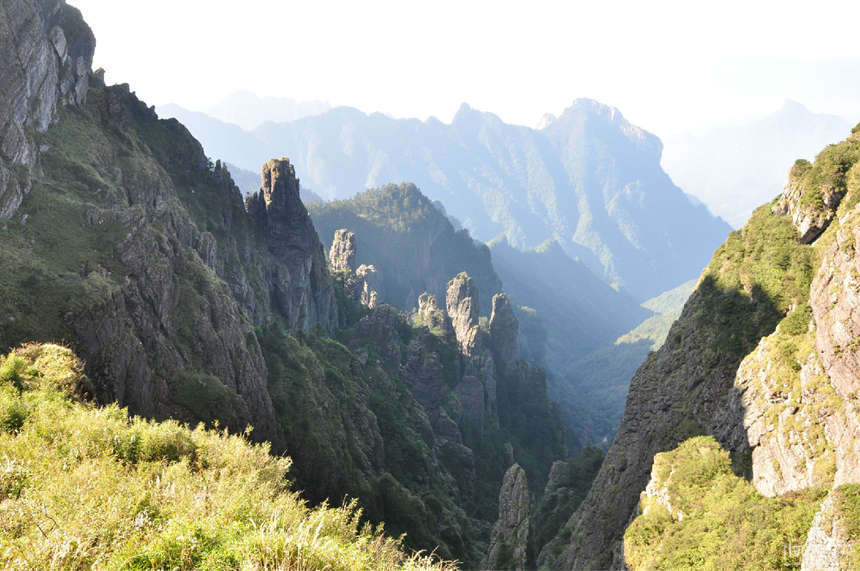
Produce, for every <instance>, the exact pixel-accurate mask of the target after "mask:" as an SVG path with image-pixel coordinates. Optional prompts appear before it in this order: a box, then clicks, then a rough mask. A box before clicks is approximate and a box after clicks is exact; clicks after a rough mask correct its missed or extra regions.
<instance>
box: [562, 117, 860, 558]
mask: <svg viewBox="0 0 860 571" xmlns="http://www.w3.org/2000/svg"><path fill="white" fill-rule="evenodd" d="M804 163H805V161H798V164H797V165H795V167H794V168H793V169H792V172H791V174H790V176H789V179H788V181H787V184H786V192H785V194H784V195H783V196H782V197H780V198H779V199H778V200H776V201H775V202H774V203H773V205H772V206H771V205H768V206H764V207H762V208H760V209H759V210H757V211H756V212H755V213H754V214H753V217H752V218H751V219H750V222H749V223H748V224H747V225H746V226H745V227H744V229H743V230H741V231H739V232H733V233H732V235H730V236H729V239H728V240H727V241H726V243H725V244H724V245H723V246H722V247H721V248H720V249H719V250H717V252H716V253H715V254H714V259H713V261H712V262H711V264H710V265H709V266H708V268H707V269H706V270H705V272H704V273H703V275H702V278H701V279H700V281H699V285H698V286H697V289H696V291H694V293H693V295H692V296H691V298H690V299H689V301H688V302H687V304H686V306H685V308H684V311H683V314H682V315H681V317H680V319H679V320H678V321H677V322H676V323H675V324H674V325H673V327H672V329H671V331H670V333H669V338H668V339H667V342H666V344H665V345H664V347H663V348H662V349H661V350H660V351H658V352H657V353H655V354H652V355H651V356H649V358H648V359H647V360H646V362H645V363H644V364H643V365H642V367H641V368H640V369H639V371H638V372H637V373H636V375H635V377H634V378H633V381H632V383H631V389H630V394H629V396H628V400H627V408H626V411H625V415H624V418H623V419H622V422H621V427H620V429H619V432H618V435H617V436H616V439H615V442H614V443H613V446H612V449H611V450H610V451H609V453H608V455H607V457H606V461H605V462H604V464H603V466H602V468H601V471H600V473H599V475H598V477H597V480H596V481H595V484H594V486H593V488H592V490H591V492H590V493H589V496H588V498H587V499H586V501H585V502H584V503H583V505H582V507H580V509H579V510H578V511H577V512H576V513H575V514H574V515H573V517H572V518H571V521H570V525H571V527H572V528H573V534H572V540H571V545H570V547H569V549H568V550H567V552H566V553H565V554H564V557H563V565H564V566H566V567H567V568H576V569H579V568H589V567H591V568H609V567H613V568H624V567H625V565H632V566H633V567H634V568H638V567H639V564H643V565H644V563H643V562H642V561H643V560H640V559H641V558H639V559H637V557H639V555H637V554H632V553H631V552H629V550H628V552H626V553H625V550H624V549H623V548H622V541H621V539H622V536H623V535H624V532H625V529H627V526H628V525H629V524H630V522H631V521H633V519H634V518H636V516H637V513H640V512H639V511H638V510H640V509H641V505H640V498H639V494H640V492H642V491H643V490H645V488H646V484H648V482H649V480H650V481H651V482H652V485H653V484H654V482H655V480H654V478H657V475H656V471H655V472H652V463H653V462H654V457H655V454H657V453H660V452H665V451H669V450H672V449H674V448H676V447H677V446H678V444H679V443H681V442H682V441H684V440H686V439H688V438H690V437H692V436H697V435H712V436H713V437H715V438H716V440H717V441H718V442H719V444H720V445H721V446H722V448H724V449H725V450H727V451H729V452H730V453H731V459H732V467H733V469H734V472H735V473H736V474H737V475H739V476H743V477H746V478H748V479H749V480H750V481H751V483H752V485H753V486H754V488H755V493H756V494H757V496H756V497H758V498H762V499H759V500H755V502H758V503H759V504H760V505H765V504H764V503H763V502H765V499H766V498H768V497H775V498H776V499H779V498H782V497H783V496H785V495H786V494H789V493H791V492H793V493H806V492H807V491H809V490H829V489H831V488H834V489H836V488H835V487H838V486H840V485H843V484H848V483H851V484H853V483H854V482H858V481H860V471H858V468H857V466H858V465H860V462H858V453H860V448H858V444H857V437H858V436H860V431H858V423H857V420H856V419H857V415H858V408H857V404H856V394H855V391H856V390H857V388H858V387H857V378H858V372H860V368H858V362H860V361H858V353H857V352H858V348H857V343H856V339H857V337H858V334H860V327H858V326H857V319H856V315H855V313H856V310H855V308H856V307H857V306H858V303H860V293H858V290H857V288H856V285H855V282H856V279H857V276H858V275H860V260H858V258H857V256H856V251H857V248H858V246H860V244H858V243H857V239H856V235H857V230H858V222H860V210H858V208H857V207H856V205H857V203H858V201H857V197H860V185H858V183H859V182H860V176H858V173H860V135H858V134H857V133H854V134H852V136H851V137H849V138H848V140H846V141H845V142H843V143H840V144H839V145H834V146H831V147H828V148H827V149H825V151H823V152H822V153H821V154H820V155H819V156H818V157H817V159H816V161H815V164H814V165H810V164H809V163H806V164H804ZM691 462H692V461H691ZM809 493H811V492H809ZM832 494H833V492H831V495H832ZM652 495H653V494H652ZM785 497H789V496H785ZM750 501H753V500H750ZM767 505H770V504H767ZM846 505H847V504H846ZM828 506H830V503H827V504H826V505H825V508H823V509H825V510H826V509H829V507H828ZM812 509H813V510H814V508H812ZM812 513H814V511H813V512H812ZM852 513H853V512H852V510H851V509H850V508H848V507H846V508H844V509H843V511H842V512H841V513H840V514H837V516H838V517H837V519H839V518H840V517H841V518H842V519H846V518H847V519H850V517H851V516H852ZM669 515H670V516H671V517H670V518H669V519H668V520H665V521H663V523H661V524H660V526H663V527H659V526H658V528H659V529H663V528H665V529H669V528H668V527H667V526H681V525H686V524H683V523H681V522H682V518H680V517H678V516H677V514H673V513H672V512H671V510H670V511H669ZM642 517H644V516H642ZM810 517H811V516H810ZM801 520H802V521H804V522H806V523H804V524H803V525H805V528H803V529H802V530H801V531H802V533H801V537H800V541H801V542H802V541H803V540H804V539H805V537H806V532H807V531H808V530H809V526H810V525H811V523H810V521H807V520H806V519H803V518H801V519H800V520H798V521H801ZM637 521H638V520H637ZM815 521H817V522H819V523H818V524H816V525H817V527H815V529H816V530H817V531H816V532H815V534H813V535H814V536H815V537H812V536H810V537H812V539H810V542H811V545H812V544H823V543H822V542H824V540H823V539H822V537H823V536H822V534H823V533H824V532H823V531H822V529H823V527H822V526H824V524H823V523H821V518H816V520H815ZM828 521H829V520H828ZM667 522H668V523H667ZM643 525H644V524H643ZM779 525H780V524H778V523H777V522H776V521H765V522H762V524H761V527H762V529H763V530H764V531H762V533H764V532H765V531H766V530H768V529H772V528H773V529H776V528H778V527H779ZM827 525H829V523H828V524H827ZM768 526H772V527H768ZM801 527H802V526H801ZM825 527H826V526H825ZM819 528H822V529H819ZM798 529H800V528H798ZM736 532H737V530H734V529H729V530H728V532H727V533H728V535H729V536H730V535H731V534H732V533H736ZM658 535H659V534H658ZM825 535H828V537H831V538H832V537H836V536H838V534H835V535H834V534H833V533H831V532H829V531H828V532H827V534H825ZM665 537H666V538H668V537H669V536H668V535H667V536H665ZM639 539H641V537H640V538H639ZM661 541H664V539H659V540H657V542H656V543H653V542H652V543H651V544H649V545H648V546H647V550H646V551H648V552H651V553H656V552H657V550H659V549H662V544H661V543H660V542H661ZM665 541H669V540H668V539H665ZM795 541H797V540H796V539H795ZM824 543H826V542H824ZM634 544H635V545H639V548H642V549H644V548H643V547H642V546H641V544H637V543H635V542H634ZM631 545H633V544H631ZM845 545H847V544H844V542H843V545H842V547H845ZM667 549H669V548H668V547H667ZM637 553H638V554H641V553H644V552H641V551H640V552H637ZM631 557H632V558H633V559H631ZM637 561H638V563H637ZM659 563H660V562H659V561H657V563H655V562H654V561H652V562H651V563H649V565H651V564H654V565H657V566H658V567H659ZM664 563H665V561H664ZM804 564H806V563H804ZM810 565H811V563H810Z"/></svg>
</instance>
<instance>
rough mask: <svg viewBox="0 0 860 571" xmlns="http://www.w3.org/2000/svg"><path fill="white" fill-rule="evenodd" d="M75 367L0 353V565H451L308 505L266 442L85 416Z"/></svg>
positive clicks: (48, 354) (66, 354)
mask: <svg viewBox="0 0 860 571" xmlns="http://www.w3.org/2000/svg"><path fill="white" fill-rule="evenodd" d="M83 368H84V367H83V364H82V363H81V362H80V361H79V360H78V359H76V358H75V357H74V355H73V354H72V352H71V351H70V350H69V349H67V348H65V347H59V346H56V345H37V344H30V345H27V346H25V347H22V348H20V349H18V350H16V351H15V352H13V353H10V354H9V355H6V356H2V357H0V449H2V450H3V470H2V472H0V473H2V476H0V546H2V549H0V565H2V566H3V568H6V569H26V568H43V569H81V570H85V569H105V568H109V569H131V568H163V569H166V568H169V569H237V568H239V567H242V568H245V569H267V568H268V569H271V568H294V567H295V566H296V565H300V566H308V567H312V568H327V569H342V570H344V571H346V570H350V571H359V570H376V569H440V570H441V569H453V568H454V567H453V565H450V564H445V563H441V562H439V561H438V560H435V561H434V558H433V557H422V556H420V555H412V556H411V557H410V556H407V555H406V554H405V553H404V550H403V549H402V547H401V546H400V545H399V542H397V541H395V540H393V539H390V538H387V537H385V536H384V535H383V534H382V533H380V532H379V531H377V532H372V531H371V530H370V529H369V528H367V527H360V518H359V514H358V513H357V511H356V509H355V503H354V502H353V503H351V504H349V505H346V506H343V507H335V508H330V507H322V508H317V509H309V508H307V507H306V506H305V505H304V502H303V501H302V500H301V499H300V498H299V496H298V494H296V493H295V492H291V491H289V490H288V489H287V484H288V482H287V481H286V480H285V474H287V471H288V470H289V466H290V461H289V459H287V458H279V457H274V456H271V455H270V454H269V453H268V446H267V445H251V444H249V443H248V442H247V441H245V440H244V439H243V438H242V437H241V436H230V435H228V434H227V433H226V432H216V431H207V430H204V429H202V428H197V429H195V430H191V429H189V428H188V427H184V426H181V425H179V424H178V423H176V422H174V421H166V422H164V423H156V422H153V421H147V420H143V419H141V418H130V417H129V415H128V412H127V411H126V410H123V409H120V408H119V407H117V406H116V405H109V406H106V407H104V408H99V407H97V406H94V404H93V403H92V402H89V401H88V400H87V396H88V395H87V393H88V392H89V390H90V389H91V388H92V387H91V385H90V383H89V380H88V379H87V377H86V375H84V374H83ZM33 505H38V506H39V509H38V510H37V512H34V510H33V509H32V507H31V506H33ZM70 546H74V547H70Z"/></svg>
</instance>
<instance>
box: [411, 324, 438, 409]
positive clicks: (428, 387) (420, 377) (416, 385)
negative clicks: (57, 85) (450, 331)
mask: <svg viewBox="0 0 860 571" xmlns="http://www.w3.org/2000/svg"><path fill="white" fill-rule="evenodd" d="M437 345H438V342H437V341H436V337H435V336H434V335H433V334H432V333H430V330H429V329H428V328H427V327H423V328H422V329H421V330H420V331H419V333H418V337H417V339H415V340H414V341H412V342H411V343H410V344H409V348H408V351H407V355H408V356H407V361H406V379H407V383H408V385H409V389H410V391H411V392H412V396H414V397H415V400H417V401H418V402H419V403H421V406H423V407H424V410H425V411H427V416H428V418H429V419H430V422H431V424H435V422H436V420H437V419H438V418H439V416H440V415H441V414H443V413H444V411H443V410H442V403H443V399H444V388H445V381H444V380H443V379H442V362H441V361H440V360H439V355H438V349H437Z"/></svg>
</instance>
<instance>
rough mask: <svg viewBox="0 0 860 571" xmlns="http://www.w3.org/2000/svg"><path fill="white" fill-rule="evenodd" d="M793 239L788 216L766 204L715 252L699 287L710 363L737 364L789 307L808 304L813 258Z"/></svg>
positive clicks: (701, 322)
mask: <svg viewBox="0 0 860 571" xmlns="http://www.w3.org/2000/svg"><path fill="white" fill-rule="evenodd" d="M797 235H798V233H797V229H796V228H795V227H794V225H793V224H792V222H791V219H790V218H789V217H788V216H779V215H774V214H772V213H771V207H770V205H765V206H762V207H761V208H759V209H758V210H756V211H755V212H754V213H753V215H752V217H751V218H750V220H749V222H747V224H746V226H744V228H743V229H742V230H739V231H735V232H732V233H731V234H730V235H729V238H728V239H727V240H726V242H725V243H724V244H723V245H722V246H721V247H720V248H719V249H718V250H717V251H716V252H715V253H714V258H713V260H712V261H711V263H710V264H709V265H708V268H707V270H706V272H705V275H704V277H703V278H702V280H701V282H700V284H699V286H698V292H699V295H700V299H701V302H700V303H699V307H698V312H697V315H698V322H699V326H701V327H707V328H708V329H709V330H711V331H712V332H713V333H714V335H713V336H712V338H711V340H710V343H709V346H708V347H707V350H706V354H707V355H708V356H709V360H712V359H726V358H729V359H733V360H737V361H738V362H740V359H741V358H742V357H743V356H744V355H746V354H748V353H749V352H751V351H752V350H753V349H754V348H755V346H756V345H757V344H758V341H759V339H761V338H762V337H764V336H765V335H769V334H770V333H771V332H772V331H773V330H774V329H775V328H776V325H777V323H779V322H780V321H781V320H782V319H783V318H784V317H785V316H786V314H787V313H788V311H789V309H790V308H792V307H794V306H797V305H799V304H802V303H805V302H806V301H807V299H808V298H809V286H810V284H811V282H812V276H813V263H814V262H815V261H816V256H815V252H814V250H813V248H812V247H811V246H805V245H802V244H799V243H798V242H797Z"/></svg>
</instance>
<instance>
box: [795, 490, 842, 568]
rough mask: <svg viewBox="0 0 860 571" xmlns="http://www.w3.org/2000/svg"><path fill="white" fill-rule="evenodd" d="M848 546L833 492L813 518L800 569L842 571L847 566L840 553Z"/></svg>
mask: <svg viewBox="0 0 860 571" xmlns="http://www.w3.org/2000/svg"><path fill="white" fill-rule="evenodd" d="M846 546H847V538H846V537H845V533H844V532H843V531H842V530H841V529H840V526H839V524H838V521H837V518H836V517H835V513H834V509H833V494H832V493H831V494H830V495H829V496H827V499H826V500H824V503H822V504H821V509H819V510H818V513H817V514H815V518H814V519H813V520H812V527H811V528H810V529H809V534H808V535H807V537H806V544H805V545H804V546H803V548H804V549H803V560H802V563H801V566H800V571H842V570H843V569H845V567H844V566H842V565H841V564H840V554H842V553H843V552H844V551H845V548H846ZM798 547H800V546H798Z"/></svg>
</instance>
